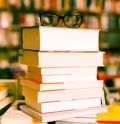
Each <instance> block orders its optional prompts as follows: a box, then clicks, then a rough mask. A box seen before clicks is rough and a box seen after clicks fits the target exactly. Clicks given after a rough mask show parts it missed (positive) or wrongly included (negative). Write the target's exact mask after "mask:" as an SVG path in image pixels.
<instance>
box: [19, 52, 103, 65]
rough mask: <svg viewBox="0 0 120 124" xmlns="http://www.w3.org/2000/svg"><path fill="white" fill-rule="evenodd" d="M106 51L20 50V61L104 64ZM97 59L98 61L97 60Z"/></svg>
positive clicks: (57, 63) (39, 63)
mask: <svg viewBox="0 0 120 124" xmlns="http://www.w3.org/2000/svg"><path fill="white" fill-rule="evenodd" d="M103 55H104V52H101V51H99V52H37V51H29V50H19V62H20V63H21V64H26V65H28V66H35V67H80V66H82V67H85V66H103ZM96 60H97V61H96Z"/></svg>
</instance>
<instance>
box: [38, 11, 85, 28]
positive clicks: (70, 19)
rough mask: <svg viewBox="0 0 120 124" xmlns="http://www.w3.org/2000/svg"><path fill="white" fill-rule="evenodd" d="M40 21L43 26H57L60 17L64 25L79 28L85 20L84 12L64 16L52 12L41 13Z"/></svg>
mask: <svg viewBox="0 0 120 124" xmlns="http://www.w3.org/2000/svg"><path fill="white" fill-rule="evenodd" d="M39 17H40V22H41V25H42V26H53V27H55V26H57V24H58V23H59V21H60V19H62V20H63V22H64V25H65V26H66V27H68V28H79V27H80V26H81V24H82V22H83V15H82V14H65V15H64V16H61V15H58V14H56V13H51V12H41V13H39Z"/></svg>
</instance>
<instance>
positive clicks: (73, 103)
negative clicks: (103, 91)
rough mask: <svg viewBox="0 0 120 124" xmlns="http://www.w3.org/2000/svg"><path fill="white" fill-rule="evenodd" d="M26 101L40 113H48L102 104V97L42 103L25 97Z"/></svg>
mask: <svg viewBox="0 0 120 124" xmlns="http://www.w3.org/2000/svg"><path fill="white" fill-rule="evenodd" d="M25 103H26V104H27V105H28V106H29V107H31V108H33V109H34V110H36V111H38V112H40V113H46V112H57V111H65V110H73V109H84V108H89V107H95V106H101V97H96V98H86V99H84V98H83V99H77V100H65V101H52V102H42V103H37V102H34V101H32V100H31V99H29V98H27V97H25Z"/></svg>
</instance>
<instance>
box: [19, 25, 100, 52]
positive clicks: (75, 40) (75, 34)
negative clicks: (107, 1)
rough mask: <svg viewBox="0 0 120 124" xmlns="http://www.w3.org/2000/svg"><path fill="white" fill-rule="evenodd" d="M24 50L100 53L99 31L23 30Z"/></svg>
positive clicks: (50, 28) (48, 28)
mask: <svg viewBox="0 0 120 124" xmlns="http://www.w3.org/2000/svg"><path fill="white" fill-rule="evenodd" d="M21 40H22V43H21V44H22V49H30V50H39V51H98V50H99V30H98V29H82V28H81V29H72V28H64V27H59V28H58V27H45V26H34V27H23V28H21Z"/></svg>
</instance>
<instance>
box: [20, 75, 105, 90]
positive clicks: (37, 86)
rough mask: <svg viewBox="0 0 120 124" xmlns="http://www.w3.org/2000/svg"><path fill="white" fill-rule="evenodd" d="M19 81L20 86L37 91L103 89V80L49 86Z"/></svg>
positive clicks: (28, 80)
mask: <svg viewBox="0 0 120 124" xmlns="http://www.w3.org/2000/svg"><path fill="white" fill-rule="evenodd" d="M19 81H20V85H21V86H26V87H29V88H32V89H35V90H39V91H47V90H60V89H79V88H91V87H101V88H102V87H103V80H94V81H70V82H59V83H58V82H57V83H50V84H49V83H41V82H38V81H34V80H30V79H29V78H25V77H23V78H19Z"/></svg>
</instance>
